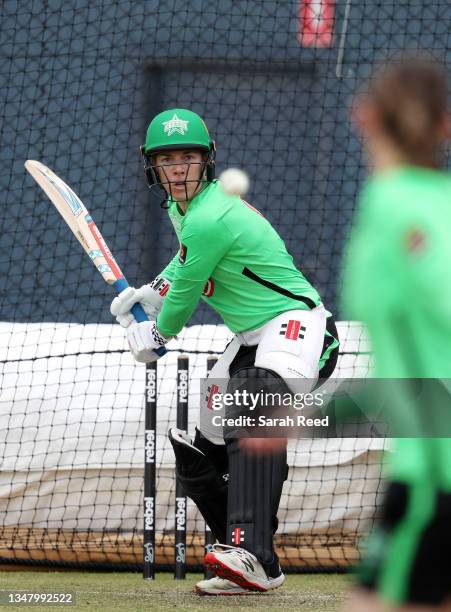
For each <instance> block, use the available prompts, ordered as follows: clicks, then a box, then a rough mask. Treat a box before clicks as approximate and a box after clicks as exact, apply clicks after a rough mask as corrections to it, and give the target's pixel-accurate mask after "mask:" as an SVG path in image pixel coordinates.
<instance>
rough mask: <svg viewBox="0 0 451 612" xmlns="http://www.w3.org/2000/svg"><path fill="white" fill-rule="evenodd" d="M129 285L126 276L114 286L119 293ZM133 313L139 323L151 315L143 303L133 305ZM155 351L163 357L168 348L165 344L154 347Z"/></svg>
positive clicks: (119, 279)
mask: <svg viewBox="0 0 451 612" xmlns="http://www.w3.org/2000/svg"><path fill="white" fill-rule="evenodd" d="M129 286H130V285H129V284H128V282H127V280H126V279H125V278H124V277H122V278H118V279H117V281H115V282H114V288H115V289H116V291H117V292H118V293H120V292H121V291H123V290H124V289H127V287H129ZM132 314H133V316H134V317H135V319H136V320H137V322H138V323H141V322H142V321H148V320H149V317H148V316H147V315H146V313H145V312H144V308H143V307H142V306H141V304H134V305H133V306H132ZM154 352H155V353H156V354H157V355H158V356H159V357H162V356H163V355H166V353H167V350H166V349H165V348H164V346H161V347H160V348H157V349H154Z"/></svg>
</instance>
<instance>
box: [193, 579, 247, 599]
mask: <svg viewBox="0 0 451 612" xmlns="http://www.w3.org/2000/svg"><path fill="white" fill-rule="evenodd" d="M195 589H196V593H198V594H199V595H255V591H250V590H249V589H243V587H240V586H238V585H237V584H235V583H234V582H230V580H225V578H219V577H218V576H214V577H213V578H210V580H201V581H200V582H198V583H197V584H196V586H195Z"/></svg>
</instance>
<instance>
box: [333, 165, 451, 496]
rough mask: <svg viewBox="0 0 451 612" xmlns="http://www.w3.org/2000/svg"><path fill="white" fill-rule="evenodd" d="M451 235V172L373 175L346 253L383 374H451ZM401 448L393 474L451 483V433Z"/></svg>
mask: <svg viewBox="0 0 451 612" xmlns="http://www.w3.org/2000/svg"><path fill="white" fill-rule="evenodd" d="M450 237H451V178H450V176H449V175H448V174H446V173H445V172H439V171H434V170H429V169H425V168H417V167H407V166H406V167H402V168H398V169H394V170H390V171H386V172H383V173H381V174H379V175H377V176H375V177H374V178H372V179H370V180H369V181H368V183H367V185H366V186H365V188H364V190H363V192H362V195H361V198H360V206H359V210H358V214H357V217H356V219H355V223H354V227H353V229H352V232H351V237H350V240H349V243H348V246H347V251H346V255H345V262H344V272H343V310H344V313H345V315H346V317H348V318H352V319H356V320H361V321H364V322H365V324H366V325H367V327H368V331H369V335H370V338H371V343H372V348H373V351H374V356H375V370H376V371H375V373H376V375H377V376H378V377H380V378H451V342H450V338H451V238H450ZM423 408H424V410H427V406H424V407H423ZM394 409H396V406H394ZM450 411H451V408H450ZM412 418H415V415H414V414H412ZM396 449H397V450H396V452H395V453H394V456H393V459H392V465H391V470H390V471H391V478H392V479H396V480H402V481H415V480H418V479H421V478H424V479H428V478H431V477H432V478H433V479H434V481H435V482H436V483H437V486H440V487H442V488H445V489H447V490H451V438H449V439H448V438H443V439H440V440H437V439H433V438H424V439H419V438H417V439H410V438H404V439H398V440H397V443H396Z"/></svg>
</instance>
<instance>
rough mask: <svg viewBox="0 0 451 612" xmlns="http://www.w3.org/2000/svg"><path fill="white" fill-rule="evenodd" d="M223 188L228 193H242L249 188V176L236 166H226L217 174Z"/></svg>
mask: <svg viewBox="0 0 451 612" xmlns="http://www.w3.org/2000/svg"><path fill="white" fill-rule="evenodd" d="M219 180H220V181H221V185H222V188H223V190H224V191H225V192H226V193H227V194H228V195H238V196H240V195H244V194H245V193H246V192H247V191H248V190H249V177H248V175H247V174H246V173H245V172H244V171H243V170H239V169H238V168H228V169H227V170H224V171H223V172H221V174H220V175H219Z"/></svg>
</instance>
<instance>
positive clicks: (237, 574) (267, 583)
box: [205, 544, 285, 592]
mask: <svg viewBox="0 0 451 612" xmlns="http://www.w3.org/2000/svg"><path fill="white" fill-rule="evenodd" d="M205 565H206V566H207V568H209V569H211V570H213V571H214V573H215V574H216V575H217V576H219V578H224V579H226V580H230V581H231V582H234V583H235V584H237V585H238V586H240V587H242V588H243V589H250V590H251V591H261V592H265V591H270V590H272V589H277V587H280V586H281V585H282V583H283V581H284V580H285V576H284V575H283V574H282V572H280V574H279V575H278V576H277V577H275V578H271V577H270V576H268V575H267V574H266V572H265V570H264V569H263V566H262V564H261V563H260V561H259V560H258V559H257V557H256V556H255V555H253V554H252V553H250V552H249V551H247V550H245V549H244V548H239V547H237V546H227V545H225V544H214V545H213V547H212V550H211V551H209V552H208V553H207V554H206V555H205Z"/></svg>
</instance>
